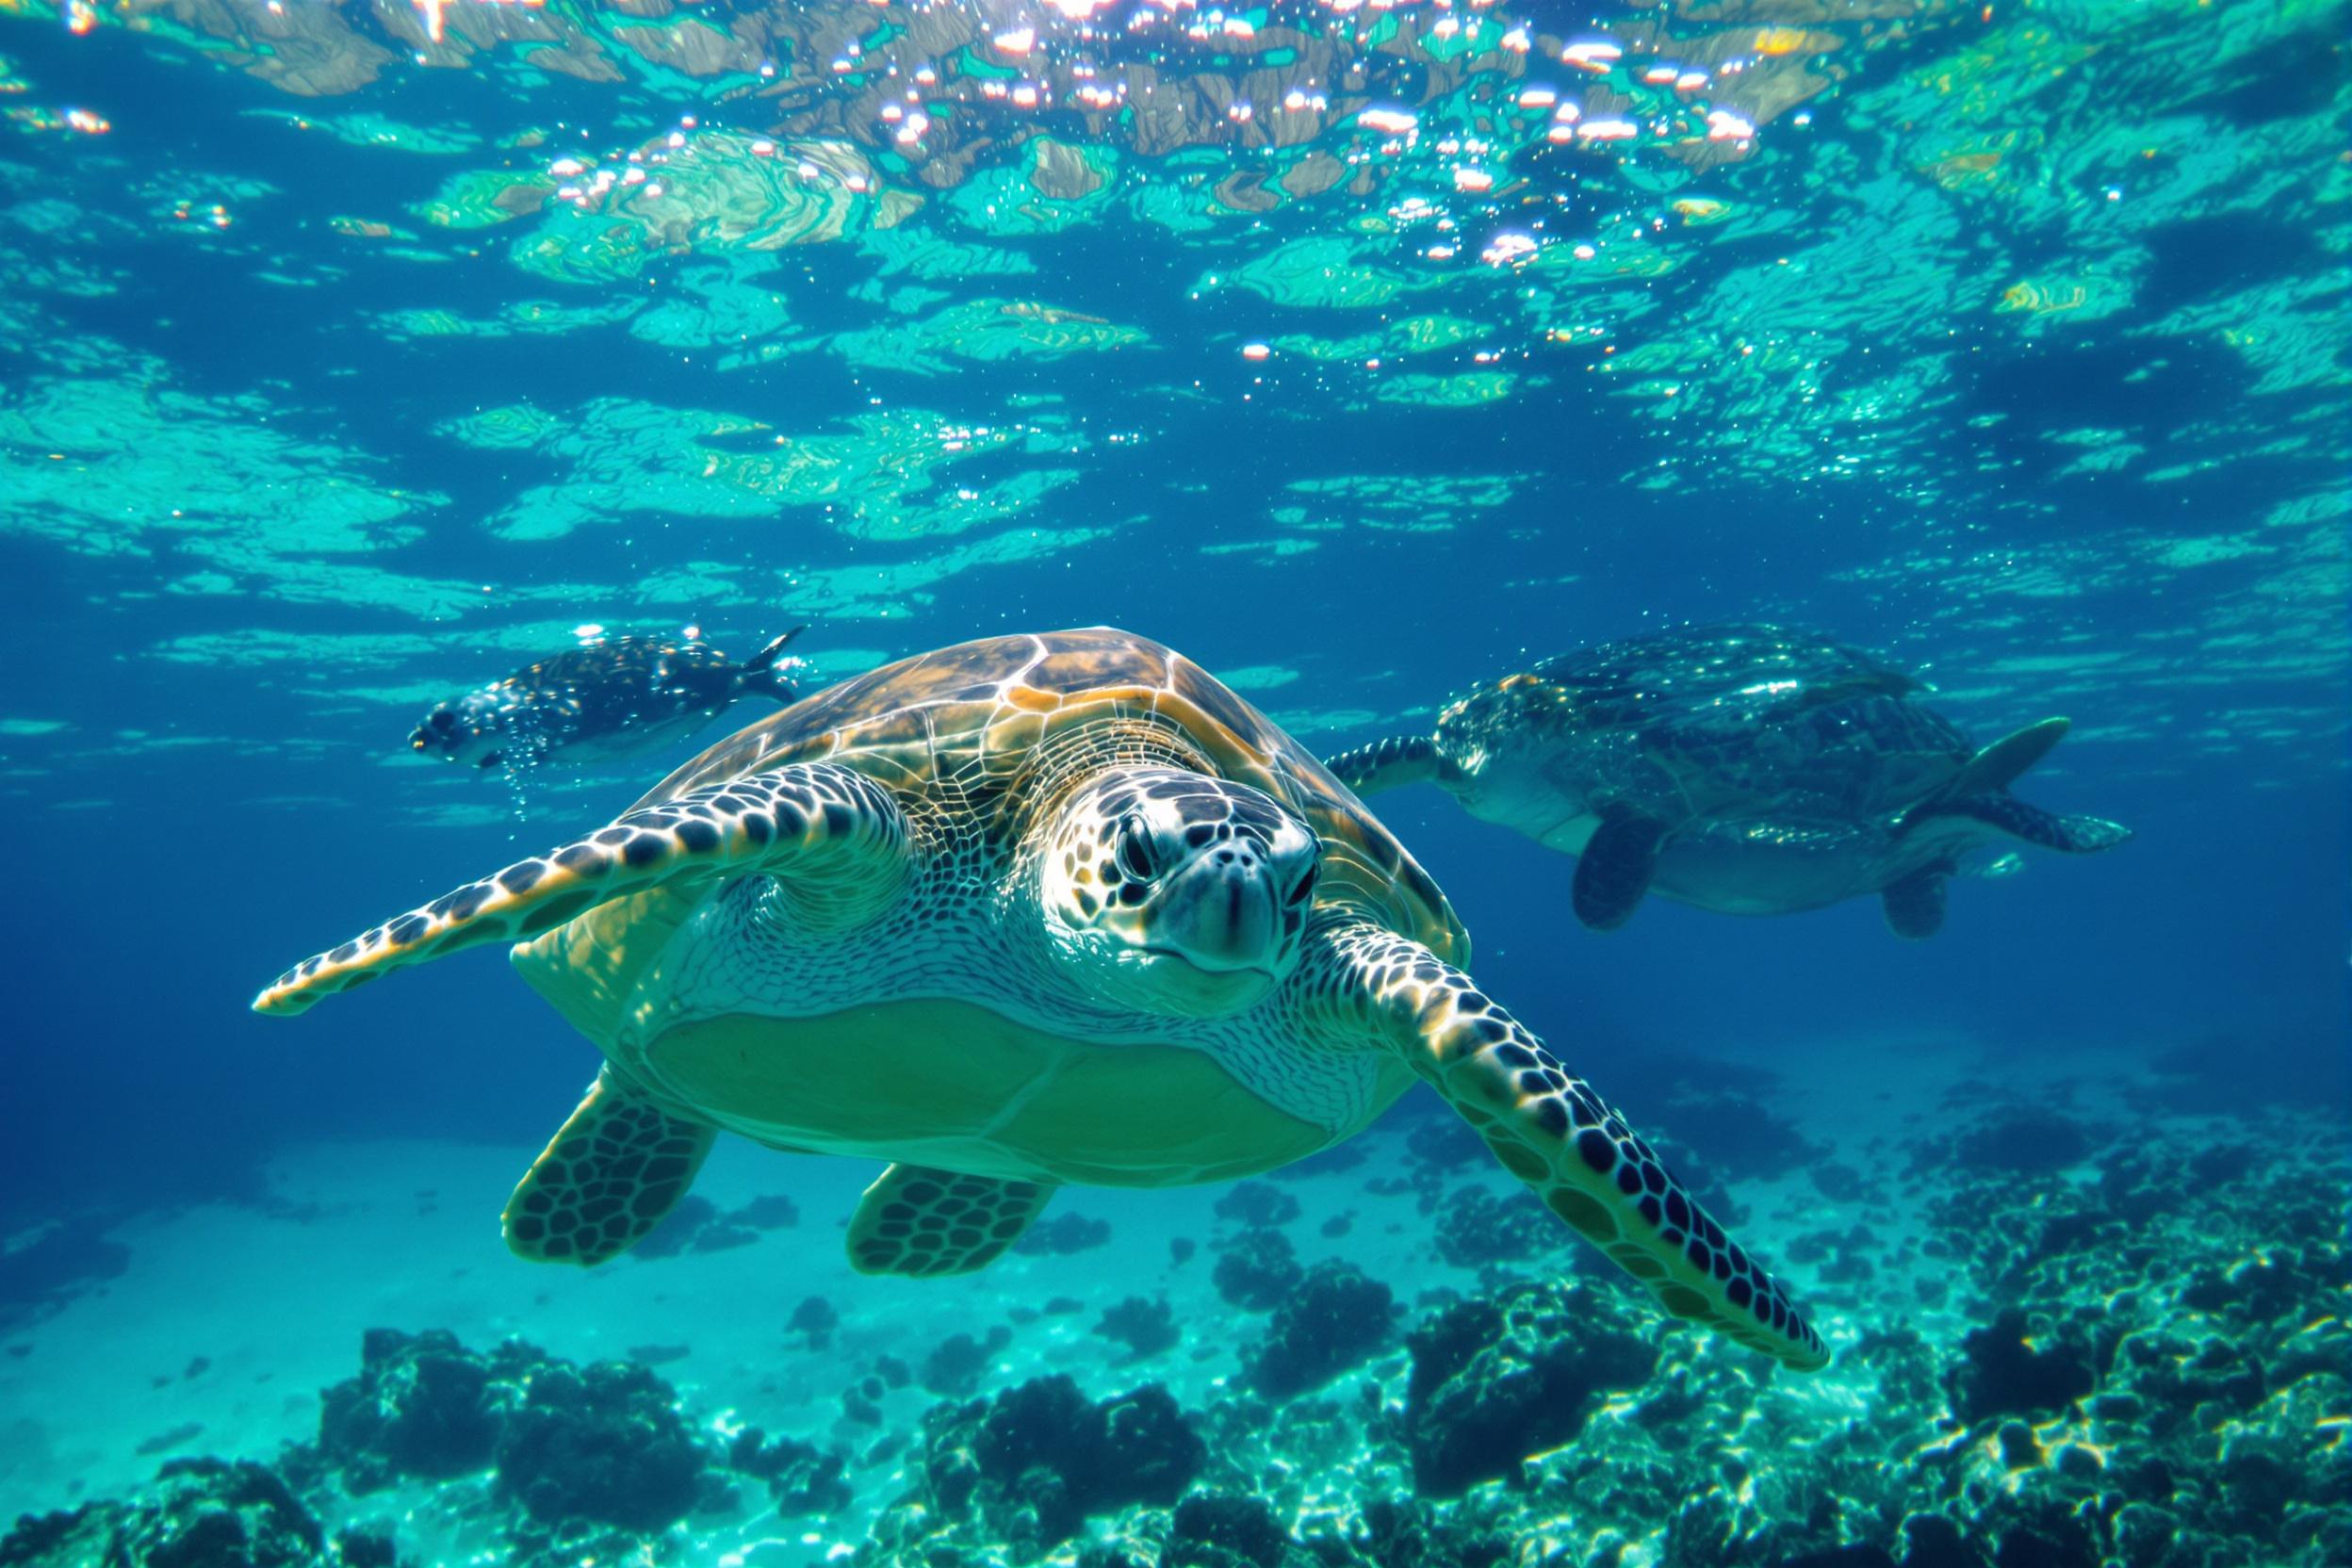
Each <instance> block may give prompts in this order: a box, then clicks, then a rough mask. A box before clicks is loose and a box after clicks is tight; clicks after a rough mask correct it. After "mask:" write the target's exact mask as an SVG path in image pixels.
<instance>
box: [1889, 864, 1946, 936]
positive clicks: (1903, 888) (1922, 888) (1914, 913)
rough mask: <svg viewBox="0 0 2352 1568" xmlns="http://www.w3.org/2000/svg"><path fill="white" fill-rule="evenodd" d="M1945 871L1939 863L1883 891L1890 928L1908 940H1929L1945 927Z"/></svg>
mask: <svg viewBox="0 0 2352 1568" xmlns="http://www.w3.org/2000/svg"><path fill="white" fill-rule="evenodd" d="M1944 892H1945V882H1944V872H1943V868H1941V867H1939V866H1929V867H1927V868H1925V869H1923V870H1920V871H1915V872H1913V873H1912V874H1910V875H1908V876H1906V877H1904V878H1903V880H1902V881H1900V882H1895V883H1891V884H1889V885H1888V886H1887V890H1886V891H1884V892H1882V893H1880V894H1879V895H1878V896H1879V903H1880V907H1881V908H1882V909H1883V910H1884V911H1885V913H1886V916H1887V930H1889V931H1892V932H1893V933H1894V934H1895V935H1896V936H1898V937H1901V938H1902V939H1903V940H1905V941H1911V942H1917V941H1925V940H1926V939H1928V938H1930V937H1932V936H1934V935H1935V934H1936V932H1938V931H1940V930H1942V929H1943V928H1944Z"/></svg>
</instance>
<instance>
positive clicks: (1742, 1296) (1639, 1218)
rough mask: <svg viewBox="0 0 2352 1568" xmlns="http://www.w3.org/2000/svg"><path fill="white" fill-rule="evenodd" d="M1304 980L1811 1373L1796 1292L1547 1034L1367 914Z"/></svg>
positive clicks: (1525, 1170)
mask: <svg viewBox="0 0 2352 1568" xmlns="http://www.w3.org/2000/svg"><path fill="white" fill-rule="evenodd" d="M1306 965H1307V966H1308V970H1309V972H1308V973H1306V974H1305V975H1304V976H1303V977H1302V980H1301V982H1299V983H1301V984H1302V985H1303V987H1304V991H1303V994H1305V995H1306V996H1308V997H1310V998H1311V999H1313V1000H1312V1003H1311V1004H1310V1006H1311V1009H1312V1010H1314V1011H1316V1012H1318V1013H1319V1015H1320V1016H1321V1017H1322V1018H1324V1019H1325V1020H1327V1022H1326V1024H1325V1029H1326V1031H1327V1033H1326V1037H1330V1038H1332V1042H1333V1043H1334V1044H1343V1043H1345V1042H1346V1041H1345V1037H1346V1036H1347V1035H1348V1034H1349V1033H1350V1032H1353V1033H1354V1034H1355V1037H1356V1040H1357V1042H1358V1043H1362V1041H1363V1038H1364V1034H1365V1033H1367V1032H1368V1033H1369V1034H1370V1035H1372V1036H1374V1037H1376V1038H1377V1039H1378V1040H1379V1042H1380V1043H1381V1044H1383V1045H1385V1046H1386V1047H1388V1048H1390V1049H1393V1050H1396V1051H1397V1052H1400V1053H1402V1054H1404V1056H1405V1058H1406V1059H1407V1060H1408V1061H1409V1062H1410V1063H1411V1064H1412V1066H1413V1070H1414V1071H1415V1072H1417V1073H1418V1074H1419V1075H1420V1076H1421V1078H1422V1079H1423V1080H1424V1081H1425V1082H1427V1083H1428V1084H1429V1086H1431V1087H1433V1088H1435V1089H1436V1090H1437V1091H1438V1093H1440V1094H1442V1095H1444V1096H1445V1097H1446V1103H1448V1104H1450V1105H1452V1106H1453V1108H1454V1110H1455V1111H1456V1112H1457V1113H1459V1114H1460V1115H1461V1117H1462V1119H1463V1120H1464V1121H1467V1122H1468V1123H1469V1124H1470V1125H1471V1127H1472V1128H1473V1129H1474V1130H1475V1131H1476V1132H1477V1133H1478V1135H1480V1136H1481V1137H1483V1138H1484V1139H1485V1140H1486V1144H1487V1147H1488V1148H1489V1149H1491V1150H1492V1151H1494V1153H1495V1158H1496V1159H1498V1160H1500V1161H1501V1162H1502V1163H1503V1165H1504V1167H1505V1168H1507V1169H1509V1170H1510V1171H1511V1174H1512V1175H1514V1176H1516V1177H1518V1178H1519V1179H1520V1180H1521V1181H1523V1182H1525V1183H1527V1185H1528V1186H1529V1187H1531V1188H1533V1189H1534V1190H1535V1192H1536V1194H1537V1195H1538V1196H1539V1197H1541V1198H1542V1199H1543V1201H1544V1205H1545V1206H1546V1207H1548V1208H1549V1209H1550V1210H1551V1211H1552V1212H1553V1213H1554V1214H1556V1215H1558V1216H1559V1217H1560V1218H1561V1219H1563V1220H1565V1221H1567V1222H1568V1224H1569V1225H1570V1226H1571V1227H1572V1228H1573V1229H1574V1230H1576V1232H1577V1233H1578V1234H1580V1235H1582V1236H1583V1237H1584V1238H1585V1239H1586V1240H1587V1241H1590V1242H1592V1243H1593V1245H1594V1246H1595V1247H1598V1248H1599V1249H1600V1250H1602V1251H1604V1252H1606V1253H1608V1254H1609V1258H1610V1259H1611V1260H1612V1261H1614V1262H1615V1263H1616V1264H1617V1266H1619V1267H1621V1268H1623V1269H1624V1270H1625V1272H1626V1273H1628V1274H1630V1275H1632V1276H1633V1277H1634V1278H1635V1279H1636V1280H1639V1281H1640V1282H1642V1285H1643V1286H1645V1287H1646V1288H1647V1289H1648V1290H1649V1292H1650V1294H1651V1295H1653V1296H1655V1297H1656V1298H1657V1299H1658V1301H1659V1303H1660V1304H1661V1305H1663V1306H1664V1307H1665V1309H1666V1310H1667V1311H1668V1312H1670V1313H1672V1314H1674V1315H1675V1316H1676V1317H1682V1318H1688V1319H1690V1320H1691V1321H1692V1322H1695V1323H1700V1324H1704V1325H1705V1326H1707V1328H1710V1329H1713V1330H1715V1331H1717V1332H1719V1333H1722V1334H1725V1335H1727V1336H1729V1337H1730V1338H1732V1339H1734V1340H1737V1341H1738V1342H1739V1343H1740V1344H1742V1345H1745V1346H1748V1347H1750V1348H1753V1349H1757V1350H1762V1351H1764V1352H1765V1353H1766V1354H1768V1355H1772V1356H1774V1357H1777V1358H1778V1359H1779V1360H1780V1361H1781V1362H1782V1363H1784V1364H1787V1365H1789V1366H1790V1367H1793V1368H1795V1369H1797V1370H1799V1371H1808V1372H1809V1371H1813V1370H1816V1369H1818V1368H1820V1367H1822V1366H1825V1365H1827V1364H1828V1363H1829V1348H1828V1347H1827V1346H1826V1345H1825V1344H1823V1343H1822V1341H1821V1335H1820V1334H1818V1333H1816V1332H1815V1331H1814V1330H1813V1328H1812V1326H1811V1325H1810V1324H1808V1323H1806V1322H1805V1319H1804V1317H1802V1316H1801V1315H1799V1314H1798V1313H1797V1311H1796V1309H1795V1308H1794V1307H1792V1306H1790V1305H1789V1296H1788V1293H1787V1292H1786V1291H1785V1290H1783V1289H1782V1288H1781V1286H1780V1284H1779V1282H1776V1281H1774V1280H1773V1279H1772V1276H1771V1275H1769V1274H1767V1273H1765V1272H1764V1270H1763V1269H1762V1268H1761V1267H1759V1266H1757V1265H1756V1262H1755V1261H1754V1260H1753V1259H1751V1258H1750V1257H1749V1256H1748V1254H1747V1253H1746V1252H1745V1251H1744V1250H1741V1248H1740V1246H1739V1244H1738V1243H1736V1242H1734V1241H1732V1240H1731V1239H1730V1238H1729V1237H1727V1236H1725V1235H1724V1234H1723V1227H1722V1226H1720V1225H1719V1224H1717V1223H1716V1222H1715V1220H1714V1219H1713V1218H1712V1217H1709V1216H1708V1215H1707V1212H1706V1211H1705V1210H1704V1209H1702V1208H1701V1207H1700V1206H1699V1204H1698V1202H1697V1201H1696V1200H1694V1199H1693V1198H1692V1197H1691V1194H1690V1191H1689V1190H1688V1189H1687V1188H1685V1187H1684V1186H1683V1185H1682V1184H1680V1183H1679V1182H1677V1181H1675V1180H1674V1176H1673V1174H1672V1173H1671V1172H1669V1171H1668V1170H1667V1168H1666V1167H1665V1166H1664V1164H1663V1163H1661V1162H1660V1161H1659V1159H1658V1155H1657V1154H1656V1153H1655V1152H1652V1150H1651V1149H1650V1146H1649V1145H1648V1144H1646V1143H1644V1142H1643V1141H1642V1139H1641V1138H1640V1137H1639V1136H1637V1135H1635V1134H1634V1133H1633V1132H1631V1131H1630V1130H1629V1129H1628V1128H1627V1127H1626V1126H1625V1119H1624V1118H1622V1117H1620V1116H1619V1115H1618V1114H1617V1113H1616V1112H1615V1111H1613V1110H1611V1109H1610V1108H1609V1105H1608V1104H1607V1103H1606V1102H1604V1101H1603V1100H1602V1099H1601V1098H1600V1096H1599V1095H1598V1094H1596V1093H1594V1092H1593V1088H1592V1086H1590V1085H1588V1084H1586V1083H1584V1082H1583V1081H1582V1080H1581V1079H1578V1078H1576V1077H1575V1076H1574V1075H1573V1074H1571V1073H1570V1072H1569V1071H1568V1070H1567V1069H1566V1068H1564V1067H1562V1066H1561V1065H1560V1062H1559V1060H1558V1059H1557V1058H1556V1057H1554V1056H1553V1055H1552V1054H1551V1053H1550V1052H1549V1051H1547V1050H1546V1049H1544V1042H1543V1041H1542V1040H1540V1039H1538V1038H1536V1037H1535V1036H1534V1035H1532V1034H1530V1033H1529V1032H1528V1031H1527V1028H1526V1027H1525V1026H1524V1025H1523V1024H1521V1023H1520V1022H1519V1021H1518V1020H1516V1019H1514V1018H1512V1017H1511V1015H1510V1014H1509V1013H1507V1012H1505V1011H1504V1010H1503V1009H1502V1008H1501V1007H1499V1006H1497V1005H1495V1004H1494V1003H1493V1002H1491V1001H1489V1000H1488V999H1487V998H1486V997H1485V996H1483V995H1482V994H1480V993H1479V991H1478V988H1477V987H1476V986H1475V985H1474V984H1473V983H1472V982H1471V979H1470V977H1469V976H1468V975H1466V974H1464V973H1462V972H1461V971H1460V970H1458V969H1455V968H1454V967H1452V966H1451V965H1450V964H1447V963H1445V962H1444V961H1443V960H1441V959H1439V958H1438V957H1437V956H1435V955H1434V954H1432V953H1430V952H1429V949H1428V948H1426V947H1423V946H1422V945H1421V944H1420V943H1418V942H1415V941H1411V940H1409V939H1405V938H1403V937H1399V936H1397V935H1396V934H1395V933H1394V932H1391V931H1388V930H1385V929H1382V928H1380V927H1378V926H1374V925H1371V924H1369V923H1359V922H1350V923H1343V924H1339V925H1335V926H1331V927H1326V928H1325V929H1324V930H1323V931H1321V932H1319V933H1317V934H1316V937H1315V942H1314V943H1313V944H1312V946H1311V948H1310V952H1309V956H1308V958H1307V959H1306Z"/></svg>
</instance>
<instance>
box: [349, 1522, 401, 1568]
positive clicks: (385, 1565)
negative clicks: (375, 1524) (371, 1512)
mask: <svg viewBox="0 0 2352 1568" xmlns="http://www.w3.org/2000/svg"><path fill="white" fill-rule="evenodd" d="M335 1561H336V1562H338V1563H340V1564H341V1565H342V1568H397V1565H398V1563H399V1562H400V1549H399V1548H398V1547H397V1546H396V1545H395V1544H393V1540H392V1536H391V1534H390V1532H389V1531H385V1530H377V1529H342V1530H337V1531H335Z"/></svg>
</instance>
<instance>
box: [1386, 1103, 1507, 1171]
mask: <svg viewBox="0 0 2352 1568" xmlns="http://www.w3.org/2000/svg"><path fill="white" fill-rule="evenodd" d="M1492 1158H1494V1156H1493V1155H1492V1154H1491V1153H1490V1152H1488V1151H1487V1147H1486V1145H1485V1144H1483V1143H1481V1142H1480V1141H1479V1140H1478V1134H1476V1133H1474V1132H1472V1131H1471V1130H1470V1129H1469V1127H1468V1126H1467V1125H1466V1124H1465V1123H1464V1122H1463V1121H1462V1119H1461V1118H1460V1117H1453V1116H1448V1117H1437V1116H1429V1117H1425V1118H1423V1119H1421V1120H1419V1121H1417V1122H1415V1123H1414V1124H1413V1131H1412V1132H1410V1133H1407V1134H1406V1135H1405V1163H1406V1164H1408V1165H1413V1166H1421V1167H1426V1168H1429V1169H1431V1170H1440V1171H1450V1170H1461V1169H1464V1168H1469V1167H1474V1166H1475V1167H1478V1168H1481V1169H1482V1168H1485V1165H1486V1163H1487V1161H1489V1160H1491V1159H1492Z"/></svg>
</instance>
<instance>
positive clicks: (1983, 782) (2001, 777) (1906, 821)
mask: <svg viewBox="0 0 2352 1568" xmlns="http://www.w3.org/2000/svg"><path fill="white" fill-rule="evenodd" d="M2072 722H2073V721H2072V720H2069V719H2044V720H2042V721H2041V723H2039V724H2030V725H2027V726H2026V727H2024V728H2023V729H2020V730H2018V731H2017V732H2016V733H2015V734H2010V735H2004V736H2002V737H2001V739H2000V740H1998V741H1995V742H1994V743H1992V744H1991V745H1988V746H1986V747H1985V748H1984V749H1983V750H1982V751H1979V752H1978V753H1977V754H1976V755H1975V756H1973V757H1971V758H1969V759H1968V761H1966V762H1965V763H1963V764H1961V768H1960V771H1959V772H1958V773H1956V774H1954V775H1952V777H1951V778H1950V779H1948V780H1946V781H1945V783H1944V784H1943V786H1942V787H1941V788H1940V789H1938V790H1936V792H1935V793H1933V794H1931V795H1929V796H1928V797H1927V798H1926V799H1925V800H1922V801H1920V802H1919V804H1918V805H1916V806H1914V807H1912V808H1911V809H1909V810H1907V811H1905V812H1904V813H1903V817H1902V819H1901V820H1902V824H1903V825H1906V826H1907V825H1910V824H1911V823H1912V822H1915V821H1917V820H1918V819H1919V818H1920V817H1927V816H1936V815H1938V814H1940V813H1942V812H1943V811H1945V810H1946V809H1949V808H1950V807H1951V805H1952V803H1953V802H1955V801H1961V800H1967V799H1970V798H1972V797H1975V796H1978V795H1991V794H1997V793H1999V792H2001V791H2003V790H2006V789H2007V788H2008V787H2009V786H2010V785H2011V784H2014V783H2016V782H2017V779H2018V777H2019V776H2022V775H2023V774H2024V772H2025V770H2026V769H2028V768H2030V767H2032V766H2033V765H2034V763H2036V762H2038V761H2040V760H2042V759H2043V758H2045V757H2047V756H2049V755H2050V747H2052V746H2054V745H2056V744H2057V743H2059V742H2060V741H2062V740H2064V739H2065V738H2066V730H2067V728H2068V727H2069V726H2070V725H2071V724H2072Z"/></svg>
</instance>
